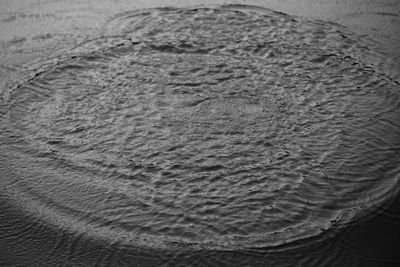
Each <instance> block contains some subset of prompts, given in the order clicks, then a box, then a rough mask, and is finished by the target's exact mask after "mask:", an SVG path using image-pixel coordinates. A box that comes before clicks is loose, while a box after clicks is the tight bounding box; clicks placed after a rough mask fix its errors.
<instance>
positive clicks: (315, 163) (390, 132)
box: [2, 6, 400, 248]
mask: <svg viewBox="0 0 400 267" xmlns="http://www.w3.org/2000/svg"><path fill="white" fill-rule="evenodd" d="M368 49H369V48H368V47H367V46H365V45H363V44H362V43H361V42H359V41H357V38H356V37H355V36H354V35H352V34H351V33H349V32H346V30H344V29H343V28H341V27H340V26H338V25H335V24H330V23H324V22H312V21H307V20H303V19H300V18H297V17H291V16H288V15H285V14H281V13H277V12H272V11H269V10H264V9H257V8H252V7H244V6H222V7H210V8H197V9H194V8H191V9H153V10H142V11H137V12H128V13H124V14H120V15H118V16H117V17H115V18H114V19H113V20H111V21H109V23H108V24H107V25H106V27H105V28H104V36H102V37H101V38H98V39H95V40H91V41H89V42H86V43H84V44H82V45H80V46H78V47H76V48H75V49H74V50H73V51H72V52H71V54H70V55H65V56H63V57H62V58H59V59H51V60H49V61H46V62H44V61H43V62H42V63H37V66H36V68H37V70H36V71H35V72H34V74H33V75H32V74H31V78H29V79H27V81H25V82H23V83H22V84H20V86H18V87H17V88H15V90H14V91H13V92H12V93H11V94H10V97H9V101H8V104H7V108H6V112H4V114H5V115H4V116H3V121H4V122H5V125H6V126H3V133H2V139H3V140H7V143H8V144H9V145H8V146H7V148H5V149H4V151H7V153H8V158H9V159H8V160H7V165H8V168H10V169H13V172H14V173H16V174H17V175H18V177H19V179H16V180H15V181H13V182H12V183H11V182H10V184H9V185H8V186H9V187H8V188H13V189H12V190H14V191H13V192H14V193H13V194H14V196H13V197H14V198H17V196H18V198H19V200H18V201H19V202H20V203H19V204H20V205H21V206H23V205H26V206H29V207H31V208H30V210H32V207H35V208H34V209H33V210H37V211H38V212H37V214H34V216H36V217H42V218H43V219H44V220H46V221H48V222H49V223H50V224H55V225H57V226H59V227H66V228H69V229H72V230H73V231H74V232H81V233H85V234H90V235H94V236H97V237H99V238H109V239H112V240H118V241H120V242H133V243H135V244H137V245H140V246H150V247H171V246H174V245H178V246H179V244H186V245H187V246H186V247H187V248H188V247H206V248H208V247H210V248H211V247H217V248H236V247H266V246H267V247H268V246H276V245H280V244H286V243H290V242H292V241H295V240H299V239H303V238H308V237H312V236H316V235H319V234H321V233H322V232H324V231H327V230H329V229H330V228H331V227H333V225H341V224H346V223H348V222H349V221H350V220H351V219H352V218H353V217H354V216H355V215H356V214H358V212H359V211H362V210H365V209H369V208H371V207H373V206H374V205H378V204H379V203H382V202H384V201H385V200H386V199H388V198H389V197H390V196H391V195H392V194H393V191H394V190H395V189H394V188H395V186H396V184H397V179H398V166H399V159H400V155H399V154H400V149H399V148H400V141H399V139H398V136H399V133H400V122H399V120H398V118H400V106H399V103H400V102H399V100H400V98H399V86H398V85H396V83H395V82H393V81H391V80H390V79H389V78H388V77H386V76H384V75H381V74H379V73H377V72H376V71H375V70H374V68H373V67H371V66H369V65H368V63H367V62H364V60H363V58H364V56H365V55H367V54H368V53H369V50H368ZM3 143H4V142H3ZM3 147H5V146H3ZM13 158H14V159H15V160H14V161H12V160H11V159H13ZM5 165H6V164H5ZM21 166H23V167H21ZM10 190H11V189H10ZM24 199H25V200H26V201H24ZM23 203H25V204H23Z"/></svg>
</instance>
